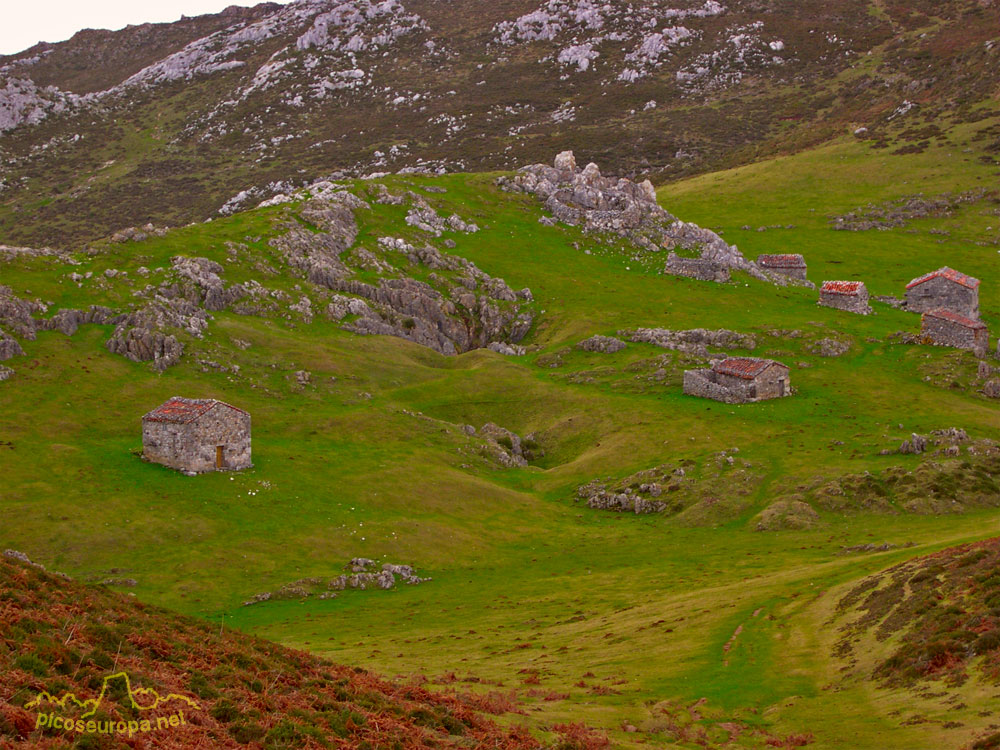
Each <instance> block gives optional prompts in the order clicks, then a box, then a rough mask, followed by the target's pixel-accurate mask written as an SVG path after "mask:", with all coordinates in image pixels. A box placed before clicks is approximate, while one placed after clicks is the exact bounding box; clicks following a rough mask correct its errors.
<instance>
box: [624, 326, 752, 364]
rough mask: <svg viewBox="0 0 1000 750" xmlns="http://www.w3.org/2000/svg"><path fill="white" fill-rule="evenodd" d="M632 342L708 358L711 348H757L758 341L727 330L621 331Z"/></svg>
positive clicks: (640, 329) (748, 335) (666, 329)
mask: <svg viewBox="0 0 1000 750" xmlns="http://www.w3.org/2000/svg"><path fill="white" fill-rule="evenodd" d="M618 335H619V336H624V337H625V338H627V339H628V340H630V341H634V342H642V343H646V344H654V345H655V346H659V347H662V348H663V349H671V350H674V351H679V352H685V353H687V354H696V355H699V356H702V357H705V356H708V354H709V347H712V348H715V349H747V350H753V349H756V348H757V339H756V338H754V337H753V336H752V335H751V334H748V333H739V332H737V331H730V330H729V329H726V328H720V329H718V330H714V331H711V330H707V329H705V328H692V329H689V330H686V331H673V330H670V329H668V328H637V329H635V330H634V331H619V332H618Z"/></svg>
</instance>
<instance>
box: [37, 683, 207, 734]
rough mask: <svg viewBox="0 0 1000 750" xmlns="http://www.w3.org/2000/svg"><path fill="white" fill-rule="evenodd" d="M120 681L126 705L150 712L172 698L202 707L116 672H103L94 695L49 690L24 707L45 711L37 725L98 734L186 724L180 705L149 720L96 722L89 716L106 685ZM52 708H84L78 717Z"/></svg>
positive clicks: (190, 706)
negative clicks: (58, 694)
mask: <svg viewBox="0 0 1000 750" xmlns="http://www.w3.org/2000/svg"><path fill="white" fill-rule="evenodd" d="M116 680H120V681H121V682H122V683H123V685H124V688H125V696H126V701H127V703H128V705H130V706H131V707H132V708H134V709H136V710H138V711H153V710H155V709H157V708H160V707H161V706H164V705H165V704H167V703H171V702H173V701H180V702H182V703H183V704H184V705H185V706H186V707H187V708H189V709H191V708H193V709H195V710H198V709H200V708H201V706H199V705H198V703H197V702H196V701H194V700H193V699H191V698H189V697H188V696H186V695H181V694H179V693H168V694H167V695H160V693H159V692H158V691H157V690H155V689H154V688H146V687H137V688H133V687H132V680H131V679H130V678H129V676H128V673H127V672H116V673H115V674H110V675H106V676H105V677H104V679H103V681H102V682H101V691H100V693H98V695H97V697H96V698H87V699H85V700H81V699H80V698H78V697H77V696H76V694H75V693H70V692H67V693H65V694H63V695H62V696H61V697H59V698H57V697H55V696H54V695H52V694H51V693H48V692H46V691H44V690H43V691H41V692H40V693H38V694H37V695H36V696H35V697H34V698H33V699H32V700H30V701H28V702H27V703H25V704H24V707H25V708H27V709H32V708H34V709H38V710H39V711H46V710H47V711H48V713H39V714H38V715H37V717H36V720H35V727H36V728H51V729H59V730H62V731H67V732H69V731H74V730H75V731H77V732H89V733H97V734H128V735H129V736H130V737H131V736H132V735H133V734H136V733H139V732H151V731H153V729H166V728H169V727H179V726H183V725H186V724H187V720H186V719H185V717H184V711H183V707H181V708H178V709H177V711H176V713H173V714H169V715H166V716H156V717H151V718H148V719H138V720H132V721H117V722H116V721H96V720H94V719H92V718H91V717H92V716H94V714H96V713H97V710H98V709H99V708H100V707H101V704H102V703H103V702H104V700H105V698H106V697H107V694H108V686H109V685H110V684H112V683H113V682H114V681H116ZM54 707H58V708H60V709H62V710H66V709H84V711H83V713H82V714H80V715H79V717H76V718H73V717H64V716H59V715H56V714H54V713H53V712H52V709H53V708H54Z"/></svg>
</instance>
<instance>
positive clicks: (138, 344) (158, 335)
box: [107, 327, 184, 372]
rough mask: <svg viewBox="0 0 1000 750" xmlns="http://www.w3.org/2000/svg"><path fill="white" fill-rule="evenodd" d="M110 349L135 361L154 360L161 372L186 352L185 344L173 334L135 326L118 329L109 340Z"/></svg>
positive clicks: (155, 365)
mask: <svg viewBox="0 0 1000 750" xmlns="http://www.w3.org/2000/svg"><path fill="white" fill-rule="evenodd" d="M107 347H108V351H109V352H111V353H112V354H121V355H122V356H123V357H126V358H128V359H131V360H132V361H133V362H150V361H151V362H153V367H154V368H156V369H157V370H160V371H161V372H162V371H163V370H165V369H167V368H168V367H170V365H173V364H176V363H177V361H178V360H179V359H180V358H181V355H182V354H183V353H184V345H183V344H182V343H181V342H179V341H178V340H177V337H176V336H174V335H172V334H164V333H162V332H161V331H151V330H149V329H148V328H142V327H135V328H124V329H121V330H117V331H116V332H115V334H114V335H113V336H112V337H111V338H110V339H108V341H107Z"/></svg>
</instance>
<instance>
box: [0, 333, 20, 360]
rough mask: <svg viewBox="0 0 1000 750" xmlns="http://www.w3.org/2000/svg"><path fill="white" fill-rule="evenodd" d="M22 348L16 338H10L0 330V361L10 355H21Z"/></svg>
mask: <svg viewBox="0 0 1000 750" xmlns="http://www.w3.org/2000/svg"><path fill="white" fill-rule="evenodd" d="M23 356H24V349H22V348H21V344H19V343H18V341H17V339H14V338H11V337H10V336H8V335H7V334H5V333H4V332H3V331H0V362H2V361H4V360H5V359H10V358H11V357H23Z"/></svg>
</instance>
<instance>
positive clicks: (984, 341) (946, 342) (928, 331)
mask: <svg viewBox="0 0 1000 750" xmlns="http://www.w3.org/2000/svg"><path fill="white" fill-rule="evenodd" d="M920 334H921V335H922V336H923V337H925V338H927V339H929V340H930V341H931V342H932V343H935V344H939V345H941V346H954V347H956V348H958V349H971V350H972V351H974V352H975V353H976V354H977V356H980V357H981V356H985V354H986V352H987V350H988V349H989V345H990V332H989V330H988V329H987V328H986V324H985V323H983V322H982V321H981V320H973V319H972V318H967V317H965V316H964V315H959V314H958V313H956V312H952V311H951V310H931V311H930V312H925V313H924V314H923V316H922V317H921V319H920Z"/></svg>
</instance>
